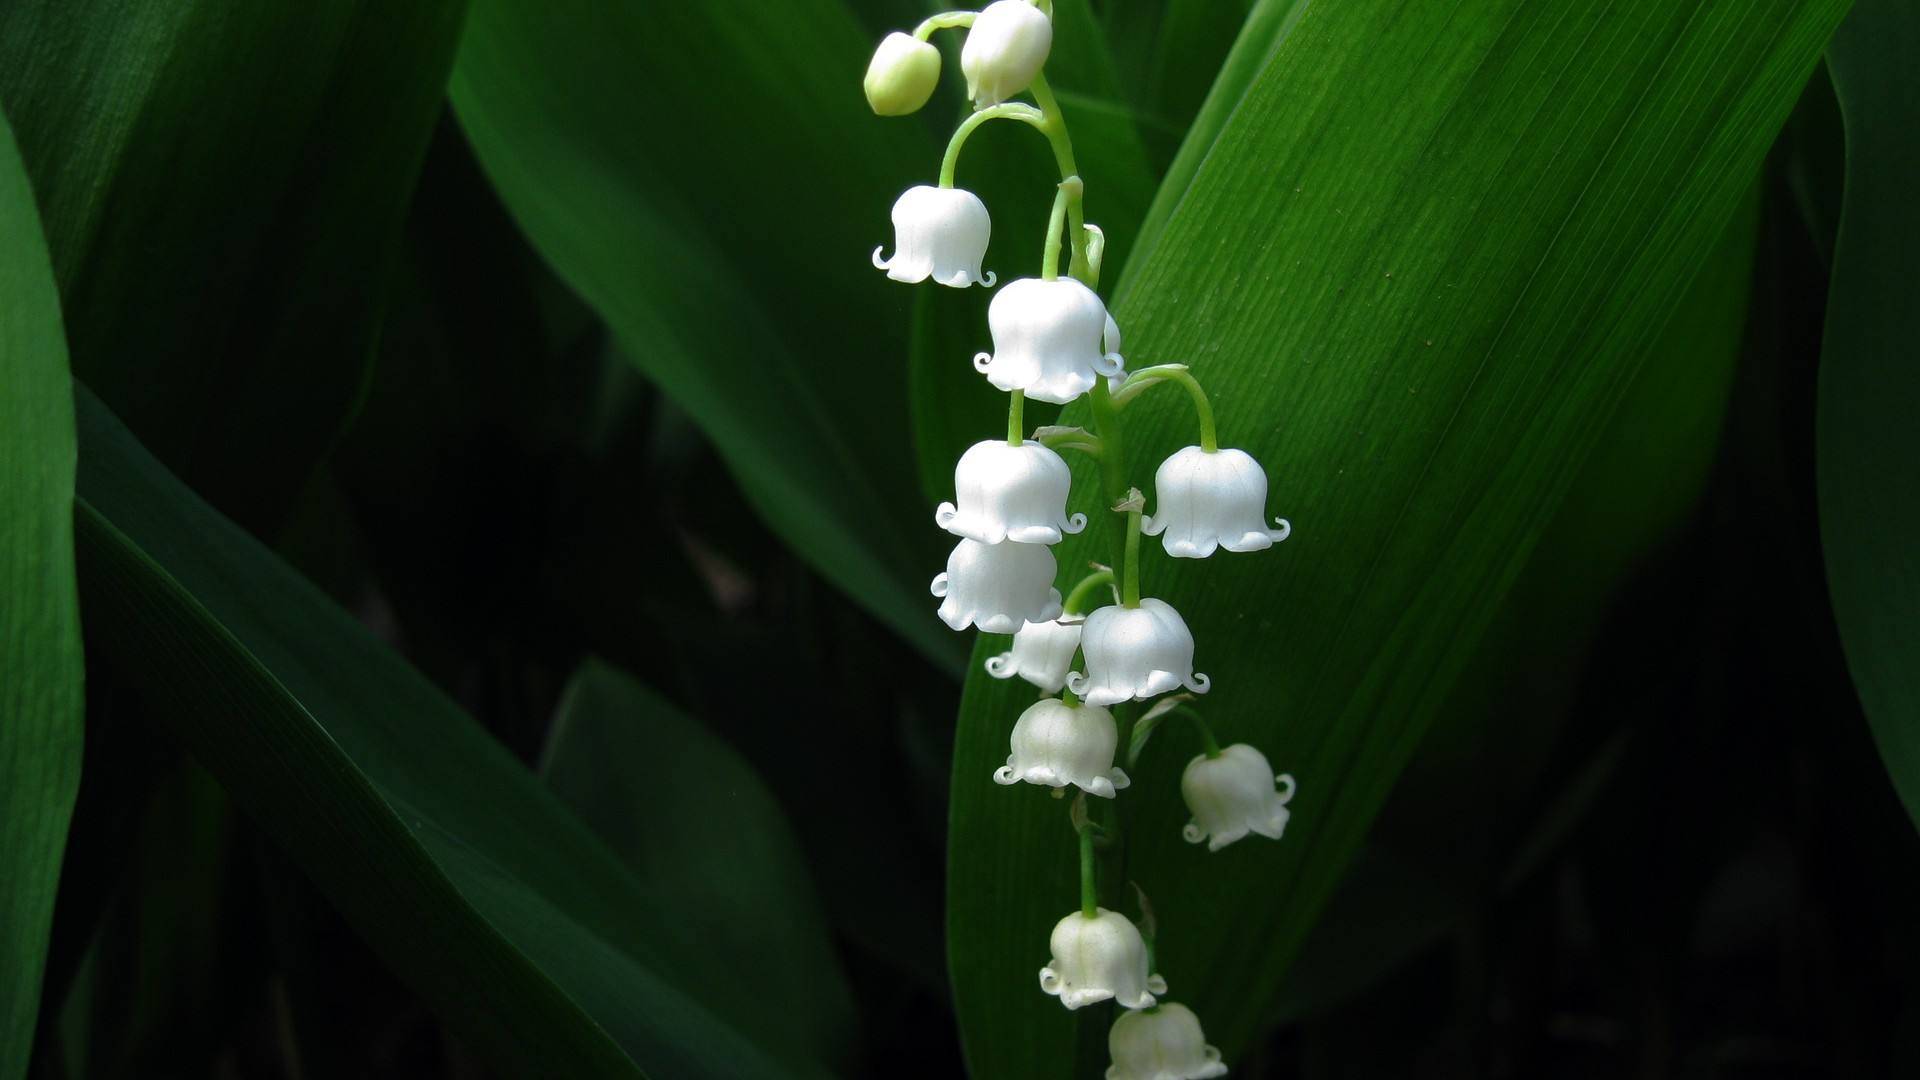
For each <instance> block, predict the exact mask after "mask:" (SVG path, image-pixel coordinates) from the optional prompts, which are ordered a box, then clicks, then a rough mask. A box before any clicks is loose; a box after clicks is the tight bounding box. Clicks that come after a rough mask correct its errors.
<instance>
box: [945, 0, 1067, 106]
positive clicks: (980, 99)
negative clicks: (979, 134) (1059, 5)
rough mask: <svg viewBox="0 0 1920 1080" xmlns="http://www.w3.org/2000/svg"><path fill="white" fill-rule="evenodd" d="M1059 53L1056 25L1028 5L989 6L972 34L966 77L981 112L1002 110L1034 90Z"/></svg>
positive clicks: (965, 50)
mask: <svg viewBox="0 0 1920 1080" xmlns="http://www.w3.org/2000/svg"><path fill="white" fill-rule="evenodd" d="M1052 47H1053V23H1052V22H1051V21H1050V20H1049V19H1048V18H1047V17H1046V15H1044V14H1042V13H1041V11H1040V9H1039V8H1037V7H1034V6H1033V5H1032V4H1030V3H1028V2H1027V0H998V2H997V3H992V4H988V5H987V8H986V10H985V11H982V12H981V13H980V14H979V15H978V16H977V17H976V18H975V19H974V20H973V26H972V28H971V29H969V30H968V31H967V43H966V44H965V45H963V46H961V48H960V71H961V72H962V73H963V74H965V75H966V77H967V96H968V97H970V98H972V99H973V103H974V105H975V106H976V107H978V108H985V107H987V106H989V105H998V104H1000V103H1001V102H1003V101H1005V100H1007V99H1008V98H1010V97H1012V96H1013V95H1015V94H1017V93H1019V92H1020V91H1022V90H1025V89H1026V88H1027V87H1028V86H1030V85H1032V84H1033V77H1034V76H1035V75H1038V74H1039V73H1040V68H1041V67H1042V66H1043V65H1045V64H1046V62H1047V51H1048V50H1049V49H1051V48H1052Z"/></svg>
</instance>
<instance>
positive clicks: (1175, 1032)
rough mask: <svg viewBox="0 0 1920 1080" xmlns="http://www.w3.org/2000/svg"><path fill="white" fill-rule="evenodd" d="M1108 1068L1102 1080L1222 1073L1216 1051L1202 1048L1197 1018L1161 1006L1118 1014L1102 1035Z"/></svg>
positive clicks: (1184, 1079)
mask: <svg viewBox="0 0 1920 1080" xmlns="http://www.w3.org/2000/svg"><path fill="white" fill-rule="evenodd" d="M1107 1053H1108V1054H1109V1055H1110V1056H1111V1057H1112V1058H1113V1064H1112V1065H1111V1066H1109V1067H1108V1068H1107V1080H1209V1078H1211V1077H1215V1076H1225V1075H1227V1067H1226V1065H1225V1064H1223V1063H1222V1062H1221V1061H1220V1049H1219V1047H1215V1046H1209V1045H1207V1036H1206V1033H1205V1032H1203V1031H1201V1030H1200V1018H1199V1017H1197V1016H1195V1015H1193V1010H1192V1009H1189V1008H1187V1007H1186V1006H1185V1005H1180V1004H1176V1003H1174V1002H1171V1001H1169V1002H1165V1003H1163V1004H1160V1005H1155V1006H1154V1007H1153V1008H1151V1009H1138V1010H1135V1011H1132V1012H1124V1013H1121V1014H1120V1018H1119V1019H1118V1020H1115V1021H1114V1022H1113V1028H1112V1030H1110V1031H1108V1032H1107Z"/></svg>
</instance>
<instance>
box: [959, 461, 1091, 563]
mask: <svg viewBox="0 0 1920 1080" xmlns="http://www.w3.org/2000/svg"><path fill="white" fill-rule="evenodd" d="M1072 483H1073V474H1072V473H1071V472H1069V471H1068V469H1067V463H1066V462H1065V461H1062V460H1061V459H1060V455H1059V454H1056V453H1054V452H1053V451H1052V450H1049V449H1048V448H1047V447H1045V446H1043V445H1041V444H1040V443H1038V442H1033V441H1026V442H1022V443H1021V444H1020V445H1019V446H1009V445H1007V442H1006V440H1004V439H988V440H986V441H985V442H977V443H974V444H973V445H972V446H970V447H968V448H967V452H966V453H964V454H962V455H960V463H959V464H958V465H956V466H954V469H953V490H954V494H955V496H956V497H957V498H958V504H957V505H956V504H955V503H941V504H940V506H939V508H938V509H937V510H935V511H934V514H933V520H934V521H935V523H937V524H938V525H939V526H940V527H941V528H943V529H945V530H947V531H948V532H950V533H952V534H954V535H955V536H964V537H967V538H968V539H971V540H978V541H980V542H981V543H984V544H998V543H1000V542H1001V541H1002V540H1011V541H1013V542H1014V543H1017V544H1057V543H1059V542H1060V537H1061V535H1062V534H1063V533H1077V532H1079V531H1080V530H1082V529H1084V528H1086V527H1087V516H1086V515H1085V514H1073V515H1071V516H1069V515H1068V514H1067V490H1068V488H1069V487H1071V486H1072Z"/></svg>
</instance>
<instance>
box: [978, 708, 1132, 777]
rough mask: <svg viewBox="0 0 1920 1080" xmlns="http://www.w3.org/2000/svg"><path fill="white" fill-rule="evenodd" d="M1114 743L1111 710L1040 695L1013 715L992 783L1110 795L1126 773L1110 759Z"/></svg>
mask: <svg viewBox="0 0 1920 1080" xmlns="http://www.w3.org/2000/svg"><path fill="white" fill-rule="evenodd" d="M1119 743H1120V733H1119V729H1118V728H1116V727H1115V726H1114V722H1113V714H1112V713H1110V712H1108V711H1107V710H1105V709H1103V708H1101V707H1100V706H1098V705H1081V704H1077V703H1075V702H1071V701H1060V700H1057V699H1055V698H1042V699H1041V700H1039V701H1036V702H1034V703H1033V704H1032V705H1029V706H1027V711H1026V712H1023V713H1021V714H1020V719H1019V720H1016V721H1014V725H1013V738H1012V744H1013V746H1012V749H1013V752H1012V753H1010V754H1008V755H1007V763H1006V764H1005V765H1002V766H1000V768H998V769H996V770H994V773H993V779H994V782H995V783H997V784H1018V783H1020V782H1021V781H1023V780H1024V781H1026V782H1027V783H1029V784H1040V785H1043V786H1045V787H1052V788H1063V787H1066V786H1067V785H1069V784H1071V785H1073V786H1074V787H1077V788H1079V789H1080V790H1082V791H1084V792H1086V793H1087V794H1089V795H1098V796H1100V797H1101V798H1103V799H1111V798H1113V796H1114V793H1115V792H1116V791H1118V790H1119V789H1121V788H1124V787H1126V786H1127V783H1128V781H1127V774H1126V773H1124V772H1122V771H1121V770H1120V768H1119V767H1118V766H1116V765H1115V764H1114V763H1113V752H1114V750H1115V749H1116V748H1118V746H1119Z"/></svg>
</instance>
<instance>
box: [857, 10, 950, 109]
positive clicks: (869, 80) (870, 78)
mask: <svg viewBox="0 0 1920 1080" xmlns="http://www.w3.org/2000/svg"><path fill="white" fill-rule="evenodd" d="M939 82H940V50H939V49H936V48H934V47H933V45H932V44H931V43H930V42H925V41H921V40H920V39H919V38H916V37H914V36H913V35H912V34H902V33H900V32H898V31H895V32H894V33H891V34H888V35H887V36H886V37H884V38H882V39H880V47H879V48H878V49H875V50H874V51H873V60H872V61H871V62H870V63H868V64H867V77H866V78H865V79H864V80H862V81H861V84H860V86H861V89H863V90H865V91H866V92H867V104H868V105H869V106H871V107H872V108H873V111H874V112H875V113H877V114H879V115H881V116H906V115H908V114H909V113H916V112H919V111H920V106H922V105H925V104H926V103H927V99H928V98H930V97H932V96H933V88H934V87H935V86H936V85H938V84H939Z"/></svg>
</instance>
